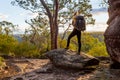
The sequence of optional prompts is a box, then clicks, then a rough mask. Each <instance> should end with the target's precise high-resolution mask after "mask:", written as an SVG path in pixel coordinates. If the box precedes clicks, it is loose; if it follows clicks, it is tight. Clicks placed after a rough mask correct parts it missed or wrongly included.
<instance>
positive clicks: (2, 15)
mask: <svg viewBox="0 0 120 80" xmlns="http://www.w3.org/2000/svg"><path fill="white" fill-rule="evenodd" d="M6 18H8V15H5V14H2V13H0V19H6Z"/></svg>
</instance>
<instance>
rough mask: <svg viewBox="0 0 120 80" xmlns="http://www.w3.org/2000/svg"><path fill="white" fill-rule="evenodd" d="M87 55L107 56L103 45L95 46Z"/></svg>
mask: <svg viewBox="0 0 120 80" xmlns="http://www.w3.org/2000/svg"><path fill="white" fill-rule="evenodd" d="M88 54H90V55H92V56H95V57H97V56H108V53H107V51H106V47H105V45H104V44H103V43H99V44H96V45H95V46H94V47H93V48H92V49H91V50H89V52H88Z"/></svg>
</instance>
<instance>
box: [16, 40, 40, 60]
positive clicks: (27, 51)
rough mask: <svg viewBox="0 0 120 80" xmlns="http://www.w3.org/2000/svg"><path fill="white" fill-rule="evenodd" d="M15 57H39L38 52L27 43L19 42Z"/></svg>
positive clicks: (33, 46)
mask: <svg viewBox="0 0 120 80" xmlns="http://www.w3.org/2000/svg"><path fill="white" fill-rule="evenodd" d="M14 53H15V55H16V56H19V57H22V56H23V57H32V58H33V57H39V55H40V54H39V50H38V48H37V47H36V46H35V45H33V44H31V43H29V42H21V43H19V44H18V45H17V47H16V49H15V51H14Z"/></svg>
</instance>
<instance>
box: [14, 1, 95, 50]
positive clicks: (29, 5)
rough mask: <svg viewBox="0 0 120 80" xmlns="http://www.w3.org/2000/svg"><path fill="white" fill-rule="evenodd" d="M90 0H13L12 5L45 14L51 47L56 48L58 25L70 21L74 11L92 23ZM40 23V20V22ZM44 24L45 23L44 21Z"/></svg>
mask: <svg viewBox="0 0 120 80" xmlns="http://www.w3.org/2000/svg"><path fill="white" fill-rule="evenodd" d="M89 2H90V0H14V1H12V4H13V5H15V4H16V5H19V6H20V7H22V8H24V9H26V10H30V11H32V12H33V13H38V14H39V16H47V17H48V19H47V20H48V21H49V25H48V26H49V27H50V34H51V49H56V48H57V36H58V27H59V26H61V25H64V24H65V23H70V19H71V17H72V14H73V13H74V12H75V11H79V12H81V14H84V16H85V17H86V20H87V23H90V24H91V23H94V19H93V18H92V15H91V13H90V11H91V10H92V9H91V8H92V7H91V5H90V4H89ZM40 23H42V22H40ZM44 24H45V23H44Z"/></svg>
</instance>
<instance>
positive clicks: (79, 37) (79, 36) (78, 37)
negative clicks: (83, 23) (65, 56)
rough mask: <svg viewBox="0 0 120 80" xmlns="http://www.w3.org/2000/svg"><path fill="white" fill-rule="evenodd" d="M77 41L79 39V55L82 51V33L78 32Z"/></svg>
mask: <svg viewBox="0 0 120 80" xmlns="http://www.w3.org/2000/svg"><path fill="white" fill-rule="evenodd" d="M77 39H78V54H80V51H81V31H78V32H77Z"/></svg>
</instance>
